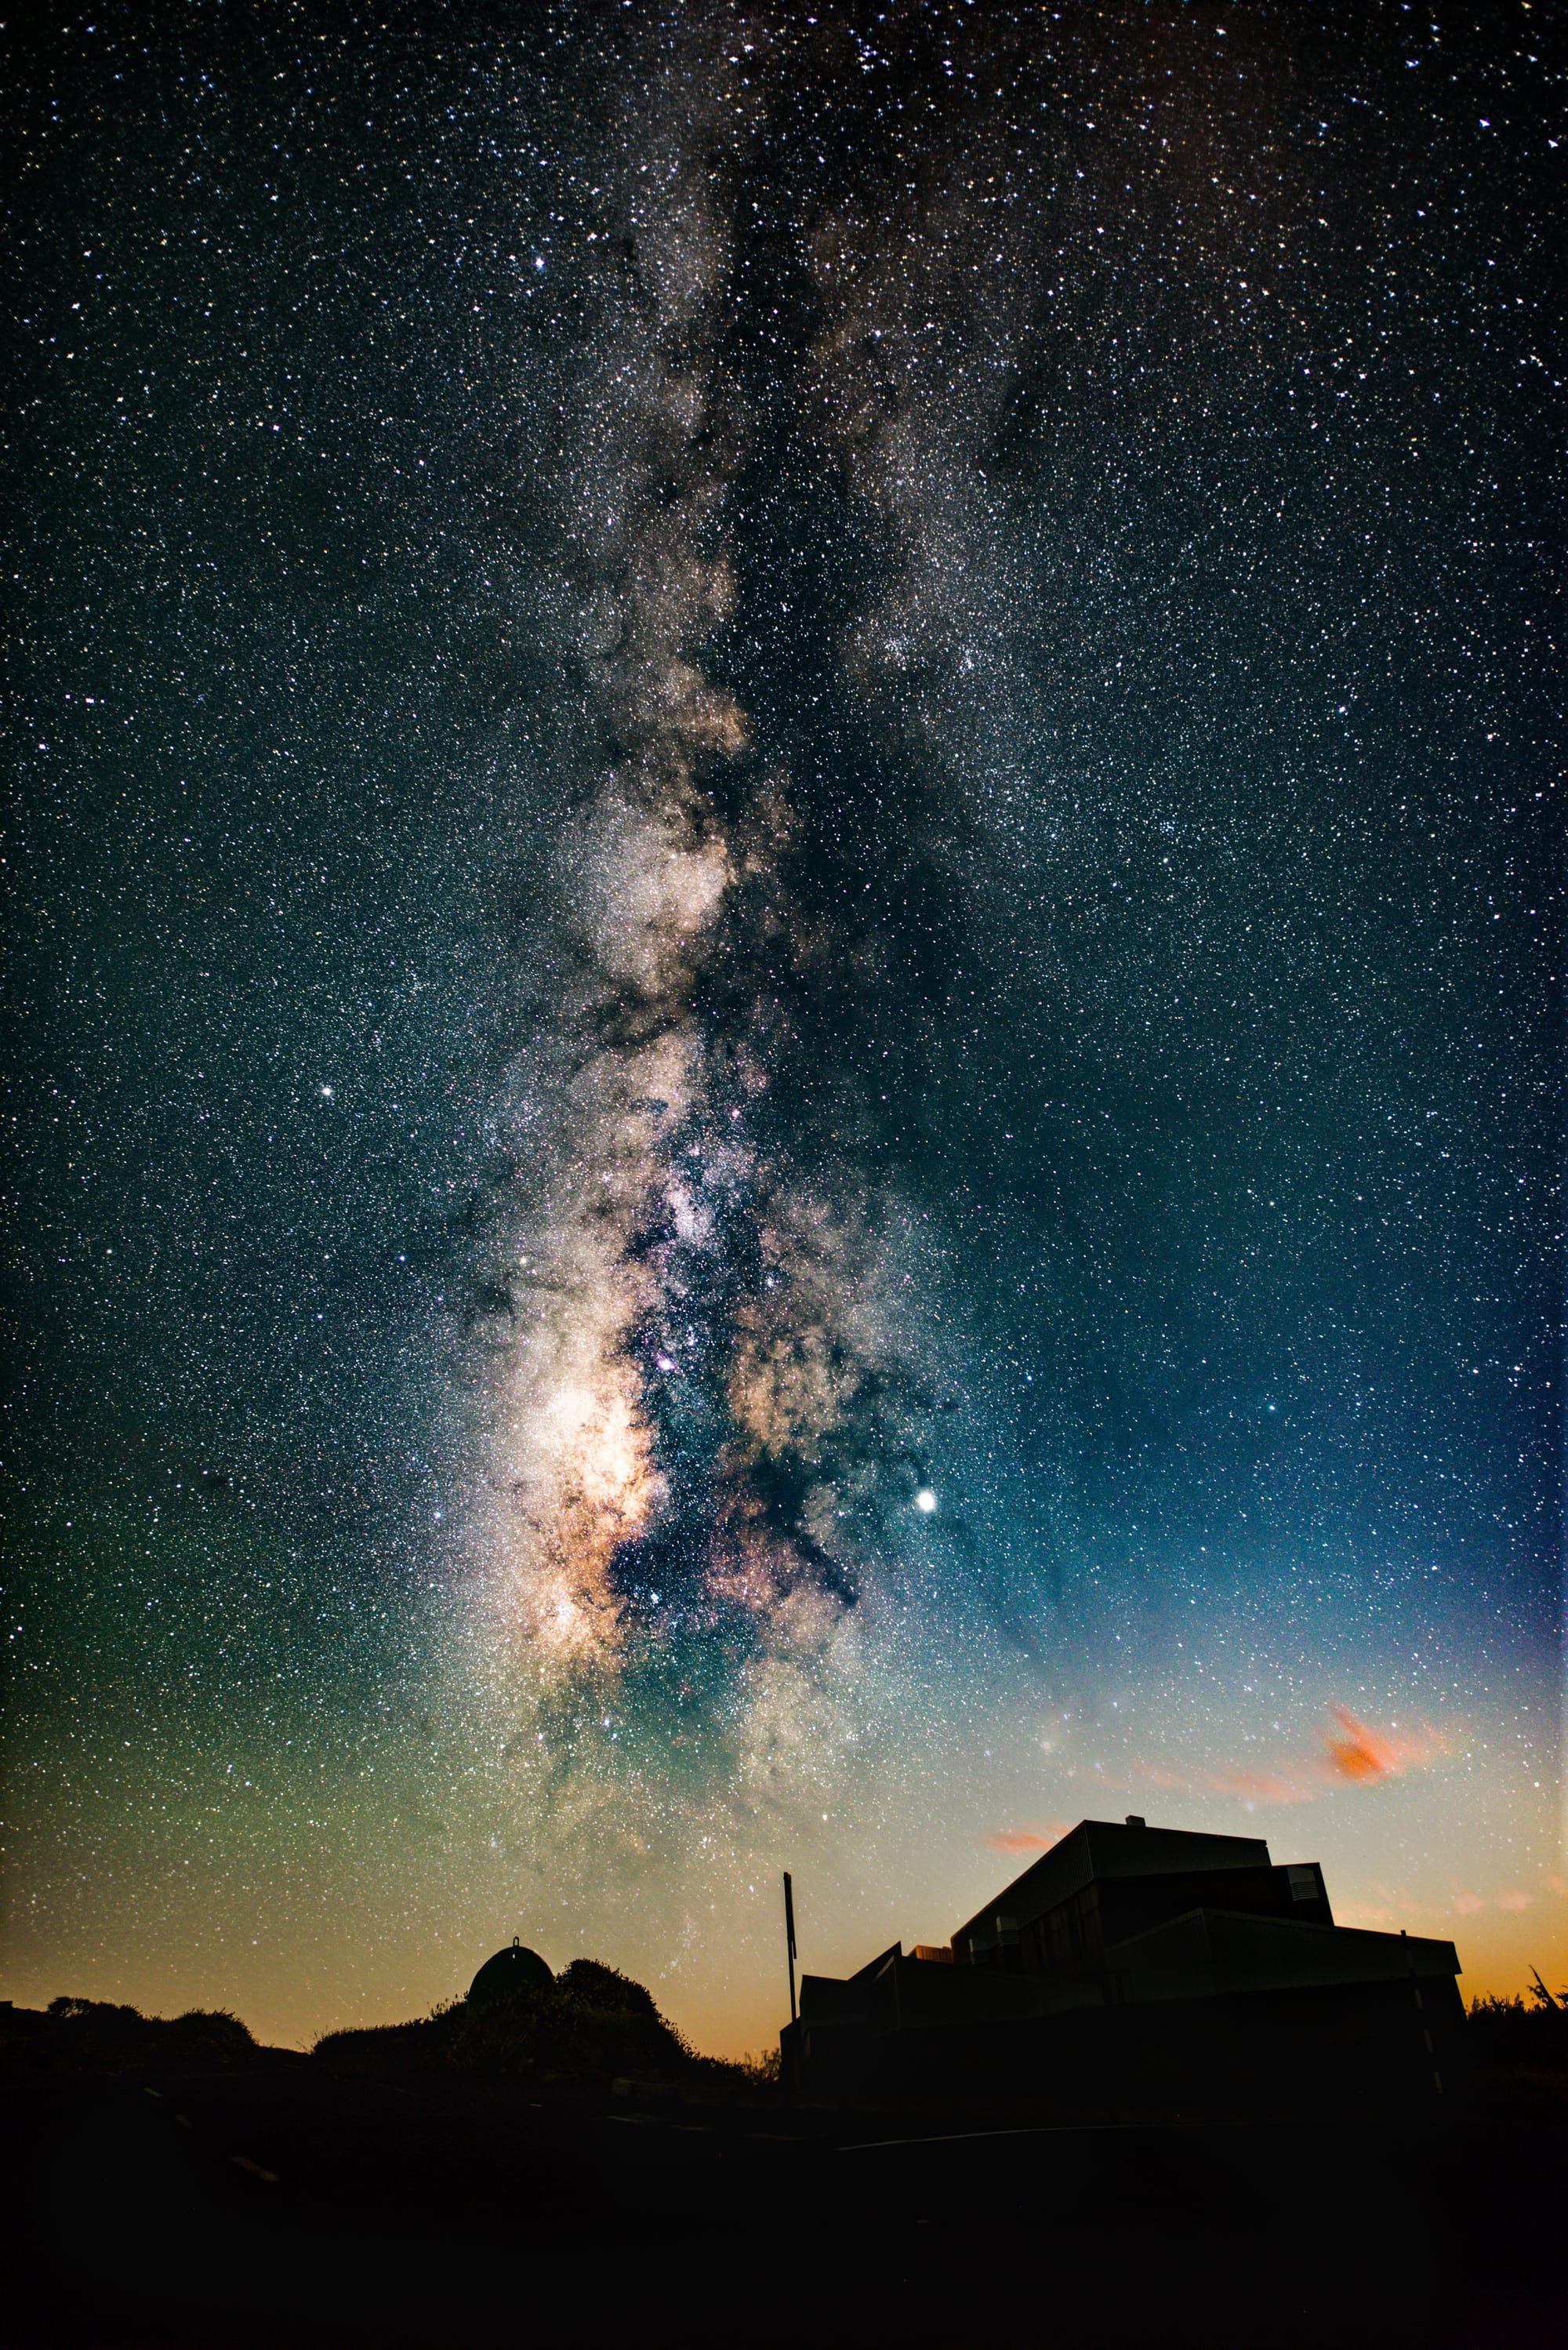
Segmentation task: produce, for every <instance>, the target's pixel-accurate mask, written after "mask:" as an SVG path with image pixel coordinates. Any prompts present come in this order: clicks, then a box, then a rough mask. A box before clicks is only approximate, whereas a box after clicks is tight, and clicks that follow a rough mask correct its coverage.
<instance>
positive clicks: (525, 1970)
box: [468, 1934, 556, 2003]
mask: <svg viewBox="0 0 1568 2350" xmlns="http://www.w3.org/2000/svg"><path fill="white" fill-rule="evenodd" d="M555 1980H556V1978H555V1976H554V1975H553V1974H552V1973H551V1972H550V1970H549V1968H548V1967H547V1966H546V1965H545V1961H544V1960H543V1959H542V1958H541V1957H540V1956H539V1953H538V1951H537V1950H524V1948H523V1945H522V1943H521V1942H520V1941H519V1940H518V1939H517V1937H516V1936H515V1934H514V1936H513V1938H512V1942H511V1946H510V1948H509V1949H507V1950H497V1951H496V1953H495V1956H494V1957H493V1959H486V1960H485V1961H484V1964H483V1966H482V1967H481V1968H480V1970H479V1972H478V1973H477V1974H476V1975H475V1976H474V1978H473V1981H472V1982H471V1983H470V1984H469V1986H468V1996H469V1998H470V2000H471V2001H473V2002H479V2003H483V2002H484V2001H486V2000H492V1999H507V1998H509V1997H510V1996H511V1994H512V1992H514V1991H548V1990H549V1988H550V1986H551V1984H552V1983H553V1982H554V1981H555Z"/></svg>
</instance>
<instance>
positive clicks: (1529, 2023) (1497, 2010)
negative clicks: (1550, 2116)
mask: <svg viewBox="0 0 1568 2350" xmlns="http://www.w3.org/2000/svg"><path fill="white" fill-rule="evenodd" d="M1465 2043H1466V2048H1467V2051H1468V2054H1469V2059H1470V2062H1471V2063H1472V2064H1480V2065H1485V2066H1488V2067H1490V2066H1495V2065H1516V2064H1529V2065H1542V2066H1544V2067H1546V2068H1547V2069H1548V2070H1550V2071H1552V2072H1559V2071H1568V2005H1564V2004H1563V2003H1562V2002H1557V2003H1555V2004H1554V2003H1553V2002H1552V2001H1551V2000H1549V1999H1543V1998H1542V1996H1541V1994H1540V1993H1539V1992H1535V1993H1533V1994H1532V1997H1531V1998H1530V1999H1529V2000H1523V1999H1519V1998H1514V1999H1499V1998H1491V1999H1478V2000H1472V2001H1471V2002H1470V2012H1469V2023H1468V2024H1467V2026H1466V2029H1465Z"/></svg>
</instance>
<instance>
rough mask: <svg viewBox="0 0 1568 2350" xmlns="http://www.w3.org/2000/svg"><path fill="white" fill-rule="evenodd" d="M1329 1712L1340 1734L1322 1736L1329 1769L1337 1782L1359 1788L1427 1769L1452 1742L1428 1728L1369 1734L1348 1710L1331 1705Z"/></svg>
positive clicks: (1324, 1733)
mask: <svg viewBox="0 0 1568 2350" xmlns="http://www.w3.org/2000/svg"><path fill="white" fill-rule="evenodd" d="M1329 1711H1330V1713H1332V1714H1333V1716H1334V1721H1335V1723H1336V1725H1337V1730H1336V1731H1327V1730H1325V1731H1324V1732H1323V1733H1322V1736H1323V1746H1324V1758H1325V1760H1326V1762H1327V1764H1328V1768H1329V1770H1330V1772H1331V1773H1333V1775H1334V1777H1335V1778H1336V1779H1349V1780H1351V1781H1352V1782H1353V1783H1355V1785H1357V1786H1364V1787H1370V1786H1376V1783H1377V1782H1378V1781H1379V1780H1380V1779H1397V1778H1399V1777H1401V1776H1402V1775H1403V1773H1405V1772H1407V1771H1409V1770H1421V1769H1424V1768H1425V1767H1426V1766H1427V1765H1428V1763H1432V1762H1434V1761H1435V1760H1436V1759H1437V1757H1438V1755H1439V1754H1446V1753H1447V1752H1448V1746H1449V1742H1448V1741H1447V1740H1446V1739H1445V1738H1443V1737H1441V1736H1440V1735H1439V1734H1438V1731H1435V1730H1433V1729H1431V1728H1430V1727H1429V1726H1428V1725H1425V1724H1423V1726H1422V1728H1421V1729H1420V1730H1418V1731H1415V1732H1414V1733H1412V1732H1410V1731H1398V1730H1388V1731H1376V1730H1368V1728H1367V1726H1366V1723H1365V1722H1364V1721H1357V1720H1356V1718H1355V1715H1354V1714H1353V1713H1352V1712H1351V1711H1350V1709H1349V1707H1348V1706H1344V1705H1331V1706H1330V1707H1329Z"/></svg>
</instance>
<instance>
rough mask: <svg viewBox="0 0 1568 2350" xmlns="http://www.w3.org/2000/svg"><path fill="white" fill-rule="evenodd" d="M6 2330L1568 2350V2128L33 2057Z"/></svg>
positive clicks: (107, 2334)
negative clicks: (839, 2099)
mask: <svg viewBox="0 0 1568 2350" xmlns="http://www.w3.org/2000/svg"><path fill="white" fill-rule="evenodd" d="M4 2099H5V2103H4V2125H3V2127H4V2153H5V2181H4V2192H5V2218H6V2232H7V2237H8V2240H9V2241H8V2242H7V2245H6V2248H5V2283H4V2285H3V2286H0V2295H3V2300H0V2307H3V2309H4V2312H5V2314H4V2318H3V2320H0V2324H3V2325H4V2328H5V2332H4V2340H5V2343H6V2345H39V2350H45V2345H47V2350H71V2345H87V2344H100V2343H101V2344H116V2345H119V2344H126V2345H132V2344H134V2345H159V2350H161V2345H187V2344H189V2345H202V2350H221V2345H272V2344H287V2345H292V2344H296V2343H299V2344H317V2343H320V2344H331V2345H360V2344H366V2345H369V2344H377V2345H380V2344H401V2343H409V2344H466V2343H485V2344H490V2343H504V2344H516V2345H532V2344H534V2343H540V2344H544V2343H556V2342H564V2343H573V2344H597V2343H616V2344H620V2343H623V2342H624V2343H628V2344H636V2345H663V2344H672V2345H673V2344H681V2345H685V2344H709V2343H725V2344H735V2345H753V2344H755V2345H767V2344H774V2343H777V2344H781V2345H782V2344H786V2343H787V2344H791V2345H807V2344H810V2345H817V2344H840V2343H843V2344H850V2343H854V2344H863V2345H880V2344H884V2343H888V2344H892V2343H897V2344H899V2345H910V2350H915V2345H924V2344H933V2345H935V2344H942V2345H967V2344H971V2343H972V2344H975V2345H987V2350H990V2345H993V2344H1001V2343H1005V2342H1023V2343H1036V2342H1038V2343H1042V2344H1044V2343H1052V2344H1054V2343H1057V2342H1061V2343H1063V2344H1073V2345H1076V2344H1078V2343H1080V2342H1082V2343H1093V2344H1095V2345H1118V2344H1123V2343H1127V2344H1131V2343H1137V2344H1140V2345H1141V2344H1144V2343H1149V2344H1170V2345H1185V2344H1188V2343H1194V2344H1199V2343H1200V2344H1204V2345H1233V2344H1234V2345H1241V2344H1246V2345H1259V2350H1272V2345H1293V2344H1297V2343H1300V2344H1307V2343H1311V2344H1314V2345H1320V2344H1322V2345H1335V2350H1339V2345H1357V2344H1363V2343H1365V2344H1367V2345H1373V2344H1376V2345H1378V2350H1389V2345H1403V2344H1411V2345H1416V2344H1420V2345H1442V2344H1450V2343H1451V2344H1456V2345H1457V2344H1460V2343H1462V2344H1465V2345H1475V2346H1476V2350H1489V2345H1494V2344H1496V2345H1504V2344H1507V2345H1518V2350H1533V2345H1563V2344H1564V2343H1568V2116H1564V2115H1563V2114H1562V2113H1556V2114H1554V2113H1553V2112H1552V2110H1551V2108H1550V2107H1545V2108H1543V2109H1542V2110H1540V2111H1536V2112H1531V2111H1528V2110H1526V2111H1513V2112H1507V2111H1503V2110H1491V2111H1488V2110H1486V2109H1484V2107H1482V2106H1476V2105H1474V2104H1472V2105H1471V2106H1469V2108H1467V2109H1458V2108H1457V2109H1456V2110H1455V2111H1454V2112H1453V2113H1451V2114H1449V2116H1445V2117H1444V2119H1443V2120H1442V2121H1440V2122H1436V2123H1427V2124H1422V2125H1417V2124H1414V2123H1410V2122H1403V2123H1401V2122H1373V2121H1346V2122H1345V2124H1344V2125H1343V2126H1332V2127H1331V2126H1323V2125H1321V2124H1314V2125H1311V2126H1272V2127H1265V2126H1191V2127H1181V2126H1170V2127H1165V2128H1160V2129H1147V2128H1126V2127H1119V2128H1104V2129H1085V2128H1050V2129H1033V2130H1019V2129H1013V2130H1011V2131H993V2132H989V2133H983V2132H982V2133H978V2134H955V2133H954V2131H953V2129H952V2126H951V2125H948V2126H946V2127H944V2126H943V2125H942V2124H941V2123H940V2122H929V2123H927V2124H925V2125H922V2124H921V2123H920V2122H919V2120H918V2119H914V2118H909V2117H905V2118H903V2119H901V2120H899V2121H898V2122H897V2123H891V2124H890V2123H889V2122H888V2118H887V2117H886V2116H881V2117H877V2116H865V2117H859V2118H857V2117H856V2116H844V2115H837V2116H831V2117H828V2116H815V2117H814V2116H797V2115H794V2114H792V2113H791V2112H790V2111H789V2109H788V2108H787V2107H786V2106H784V2105H783V2104H782V2103H780V2102H774V2101H771V2100H770V2099H769V2098H768V2096H767V2095H765V2094H760V2095H758V2096H756V2097H755V2098H753V2099H750V2100H746V2099H741V2100H738V2101H732V2102H731V2103H730V2104H728V2105H724V2106H717V2105H707V2106H704V2105H701V2104H697V2103H690V2102H682V2101H681V2100H680V2098H678V2097H676V2096H674V2095H670V2096H669V2097H667V2098H664V2099H654V2098H645V2099H643V2100H641V2101H640V2102H639V2100H638V2099H636V2098H635V2097H633V2098H630V2099H628V2098H624V2097H623V2098H620V2099H615V2098H611V2097H607V2096H605V2095H598V2096H593V2095H587V2094H585V2093H581V2092H578V2093H575V2094H567V2093H560V2094H558V2095H556V2096H554V2097H549V2096H545V2095H537V2094H535V2095H530V2094H529V2093H528V2092H527V2091H526V2090H525V2089H522V2088H516V2087H495V2086H488V2087H487V2086H485V2085H480V2084H474V2083H464V2082H454V2083H441V2082H438V2083H433V2084H431V2085H422V2086H417V2087H414V2088H411V2089H409V2088H402V2089H400V2088H396V2087H393V2086H391V2085H388V2084H386V2083H379V2082H375V2081H369V2080H363V2079H358V2080H356V2079H352V2078H340V2077H339V2078H335V2077H332V2076H330V2075H329V2074H326V2073H325V2072H324V2071H323V2068H322V2067H321V2065H320V2064H317V2063H315V2062H313V2061H312V2060H311V2059H308V2058H304V2057H300V2058H293V2059H290V2058H287V2057H281V2056H280V2057H277V2058H275V2059H273V2060H272V2061H270V2062H268V2063H265V2064H262V2065H260V2066H253V2067H251V2068H250V2069H248V2070H245V2071H242V2072H234V2073H228V2074H220V2073H207V2074H186V2075H184V2076H183V2077H182V2076H181V2075H179V2074H172V2073H166V2074H161V2075H143V2076H142V2078H140V2079H139V2080H132V2079H130V2078H120V2079H115V2078H112V2077H104V2076H97V2077H94V2076H90V2075H86V2074H79V2075H75V2076H72V2075H62V2074H53V2075H46V2074H38V2075H34V2076H26V2075H24V2076H20V2077H17V2076H14V2077H12V2078H11V2079H10V2080H8V2081H7V2082H6V2083H5V2089H4Z"/></svg>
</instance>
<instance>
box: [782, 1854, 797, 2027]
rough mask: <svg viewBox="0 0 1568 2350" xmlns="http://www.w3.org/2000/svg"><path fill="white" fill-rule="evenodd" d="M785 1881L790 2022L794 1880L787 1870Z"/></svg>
mask: <svg viewBox="0 0 1568 2350" xmlns="http://www.w3.org/2000/svg"><path fill="white" fill-rule="evenodd" d="M784 1941H785V1944H786V1946H787V1948H788V1951H789V2020H790V2022H792V2023H794V2022H795V2020H796V2011H795V2003H794V1959H795V1950H794V1878H793V1877H791V1876H790V1873H789V1871H788V1869H787V1868H786V1869H785V1871H784Z"/></svg>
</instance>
